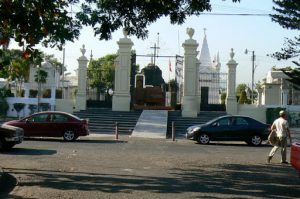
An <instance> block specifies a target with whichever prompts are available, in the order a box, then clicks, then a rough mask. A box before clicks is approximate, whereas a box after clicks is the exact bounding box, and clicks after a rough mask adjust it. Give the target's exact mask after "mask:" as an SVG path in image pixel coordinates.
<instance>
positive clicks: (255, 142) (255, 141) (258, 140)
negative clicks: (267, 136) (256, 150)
mask: <svg viewBox="0 0 300 199" xmlns="http://www.w3.org/2000/svg"><path fill="white" fill-rule="evenodd" d="M248 142H249V143H250V145H252V146H259V145H260V144H261V142H262V139H261V137H260V136H259V135H253V136H251V138H250V140H249V141H248Z"/></svg>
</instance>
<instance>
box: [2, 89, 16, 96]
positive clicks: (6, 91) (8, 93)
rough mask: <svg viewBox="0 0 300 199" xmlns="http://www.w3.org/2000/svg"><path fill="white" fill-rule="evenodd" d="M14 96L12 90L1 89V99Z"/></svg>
mask: <svg viewBox="0 0 300 199" xmlns="http://www.w3.org/2000/svg"><path fill="white" fill-rule="evenodd" d="M13 96H14V94H13V93H12V92H11V90H10V89H6V88H0V98H6V97H13Z"/></svg>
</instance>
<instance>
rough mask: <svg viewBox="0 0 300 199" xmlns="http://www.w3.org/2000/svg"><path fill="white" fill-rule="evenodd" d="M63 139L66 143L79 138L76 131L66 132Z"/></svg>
mask: <svg viewBox="0 0 300 199" xmlns="http://www.w3.org/2000/svg"><path fill="white" fill-rule="evenodd" d="M63 138H64V140H65V141H74V140H76V138H77V136H76V134H75V131H73V130H66V131H65V132H64V134H63Z"/></svg>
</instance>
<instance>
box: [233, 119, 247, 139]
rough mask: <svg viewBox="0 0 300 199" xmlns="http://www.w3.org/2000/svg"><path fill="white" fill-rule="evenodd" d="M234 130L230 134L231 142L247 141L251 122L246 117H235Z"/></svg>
mask: <svg viewBox="0 0 300 199" xmlns="http://www.w3.org/2000/svg"><path fill="white" fill-rule="evenodd" d="M233 120H234V122H233V124H232V128H231V129H232V130H231V131H230V132H229V137H230V138H231V140H245V139H247V137H248V136H249V131H250V130H251V129H250V126H249V122H248V121H247V120H246V119H245V118H244V117H234V119H233Z"/></svg>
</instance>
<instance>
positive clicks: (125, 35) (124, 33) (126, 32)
mask: <svg viewBox="0 0 300 199" xmlns="http://www.w3.org/2000/svg"><path fill="white" fill-rule="evenodd" d="M123 35H124V38H127V35H128V31H127V30H126V29H125V28H123Z"/></svg>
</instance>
